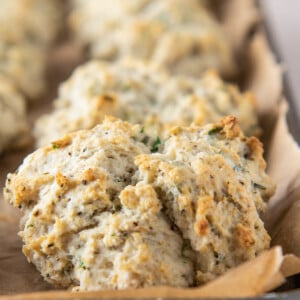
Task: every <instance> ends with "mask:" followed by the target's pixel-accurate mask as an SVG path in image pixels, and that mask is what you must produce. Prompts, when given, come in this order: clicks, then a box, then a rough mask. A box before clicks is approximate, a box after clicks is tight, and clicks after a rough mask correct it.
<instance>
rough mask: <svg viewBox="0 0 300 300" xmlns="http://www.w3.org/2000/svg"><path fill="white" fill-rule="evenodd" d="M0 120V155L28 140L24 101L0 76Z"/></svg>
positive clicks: (9, 83)
mask: <svg viewBox="0 0 300 300" xmlns="http://www.w3.org/2000/svg"><path fill="white" fill-rule="evenodd" d="M0 120H1V126H0V153H2V152H3V151H5V150H7V149H9V148H14V147H18V146H21V145H22V144H23V143H25V142H26V141H27V140H28V129H29V125H28V122H27V119H26V107H25V100H24V98H23V97H22V95H20V93H19V92H18V91H17V90H16V89H15V87H14V85H13V83H12V82H11V81H10V80H8V79H7V78H5V77H3V76H0Z"/></svg>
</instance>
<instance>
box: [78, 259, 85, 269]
mask: <svg viewBox="0 0 300 300" xmlns="http://www.w3.org/2000/svg"><path fill="white" fill-rule="evenodd" d="M79 268H80V269H83V270H86V266H85V264H84V262H83V261H82V260H81V259H80V265H79Z"/></svg>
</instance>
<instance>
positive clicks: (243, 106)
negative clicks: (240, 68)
mask: <svg viewBox="0 0 300 300" xmlns="http://www.w3.org/2000/svg"><path fill="white" fill-rule="evenodd" d="M229 114H231V115H235V116H236V117H237V118H238V120H239V123H240V125H241V127H242V129H243V130H244V131H245V133H246V134H247V135H252V134H258V133H259V128H258V121H257V115H256V109H255V100H254V97H253V95H251V94H250V93H244V94H242V93H240V92H239V90H238V89H237V88H236V87H235V86H233V85H231V84H227V83H225V82H224V81H223V80H221V79H220V78H219V77H218V75H217V74H215V73H214V72H207V73H206V74H205V75H203V76H202V77H201V78H200V79H194V78H191V77H184V76H181V77H178V76H170V75H168V74H167V73H166V72H164V71H163V70H160V69H157V68H155V67H153V66H152V65H149V64H143V63H137V62H136V61H126V62H117V63H114V64H112V63H105V62H99V61H92V62H89V63H87V64H85V65H83V66H80V67H78V68H77V69H76V70H75V71H74V73H73V75H72V76H71V77H70V78H69V79H68V80H67V81H66V82H65V83H63V84H62V85H61V86H60V88H59V95H58V99H56V100H55V102H54V110H53V111H52V112H51V113H50V114H48V115H44V116H42V117H41V118H40V119H39V120H38V121H37V123H36V126H35V129H34V132H35V133H34V134H35V137H36V139H37V144H38V145H39V146H42V145H46V144H47V143H49V142H51V141H52V140H55V139H57V138H59V137H60V136H62V135H64V134H65V133H68V132H72V131H76V130H78V129H89V128H92V127H94V126H95V125H97V124H99V123H101V121H102V120H103V118H104V116H105V115H113V116H116V117H118V118H121V119H123V120H126V121H129V122H131V123H134V124H135V123H141V124H143V126H144V130H145V131H146V132H147V133H149V134H152V135H154V136H155V137H156V136H157V135H162V136H163V135H164V134H165V132H167V131H168V130H169V129H171V128H172V127H174V126H177V125H181V126H186V125H190V124H191V123H195V124H197V125H202V124H205V123H209V122H215V121H218V120H219V119H220V118H221V117H224V116H226V115H229Z"/></svg>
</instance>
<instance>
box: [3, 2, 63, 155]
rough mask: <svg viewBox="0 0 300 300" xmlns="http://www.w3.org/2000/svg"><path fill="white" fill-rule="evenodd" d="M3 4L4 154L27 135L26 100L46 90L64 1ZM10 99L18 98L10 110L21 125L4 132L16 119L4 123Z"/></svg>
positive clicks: (35, 97)
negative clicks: (48, 57)
mask: <svg viewBox="0 0 300 300" xmlns="http://www.w3.org/2000/svg"><path fill="white" fill-rule="evenodd" d="M0 7H1V10H0V75H1V80H2V82H1V83H0V84H1V99H0V104H1V109H0V119H1V129H0V130H1V131H2V133H1V137H0V139H1V140H0V144H1V147H0V153H1V152H2V151H3V150H5V149H6V148H8V147H11V146H15V145H14V141H15V139H14V138H13V137H16V136H20V135H22V134H24V135H25V132H26V130H25V128H28V126H23V128H22V126H21V125H22V124H25V119H26V114H25V109H24V106H25V100H24V99H25V98H26V100H35V99H37V98H38V97H39V96H40V95H41V94H42V92H43V91H44V88H45V82H44V73H45V68H46V55H47V50H48V48H49V47H50V44H51V43H52V42H53V41H54V39H55V37H56V35H57V32H58V29H59V26H60V25H59V24H60V22H59V21H60V18H61V3H60V1H58V0H9V1H7V0H0ZM8 81H9V83H8ZM4 86H5V88H4ZM8 86H9V88H7V87H8ZM17 94H18V96H16V95H17ZM14 99H15V100H14ZM9 101H12V102H14V101H15V103H12V104H11V105H10V108H9V109H10V113H11V116H18V119H20V122H19V123H20V124H18V126H16V125H15V126H11V127H10V130H9V131H7V132H4V130H5V128H8V126H9V124H11V121H12V119H10V121H9V122H10V123H8V124H4V120H6V117H7V110H6V109H5V108H4V107H5V106H6V104H7V103H8V102H9ZM18 106H19V108H18ZM13 110H15V112H14V111H13ZM16 121H17V119H15V122H16ZM14 130H15V131H14ZM13 131H14V132H13ZM8 136H10V138H8V139H6V137H8Z"/></svg>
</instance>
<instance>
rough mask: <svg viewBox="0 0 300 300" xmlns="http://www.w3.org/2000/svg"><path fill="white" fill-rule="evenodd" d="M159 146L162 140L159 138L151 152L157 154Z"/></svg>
mask: <svg viewBox="0 0 300 300" xmlns="http://www.w3.org/2000/svg"><path fill="white" fill-rule="evenodd" d="M159 145H161V140H160V138H159V137H157V138H156V140H155V142H154V143H153V145H152V147H151V152H152V153H154V152H157V151H158V147H159Z"/></svg>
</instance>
